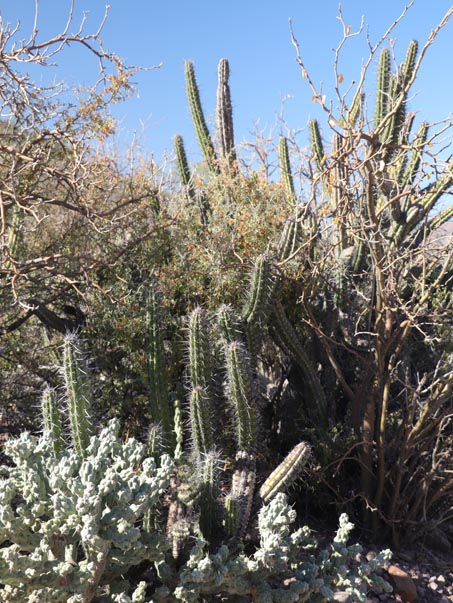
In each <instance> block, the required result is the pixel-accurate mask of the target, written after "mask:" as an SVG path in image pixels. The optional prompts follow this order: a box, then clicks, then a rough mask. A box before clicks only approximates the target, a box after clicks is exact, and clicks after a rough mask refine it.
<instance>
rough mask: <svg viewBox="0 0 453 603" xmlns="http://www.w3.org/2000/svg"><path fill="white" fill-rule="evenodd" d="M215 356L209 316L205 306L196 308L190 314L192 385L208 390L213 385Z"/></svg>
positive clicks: (190, 369) (190, 372)
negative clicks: (204, 308)
mask: <svg viewBox="0 0 453 603" xmlns="http://www.w3.org/2000/svg"><path fill="white" fill-rule="evenodd" d="M212 368H213V356H212V348H211V334H210V329H209V323H208V318H207V315H206V312H205V310H203V308H200V307H198V308H195V310H193V311H192V312H191V314H190V316H189V374H190V381H191V383H192V387H193V388H194V387H202V388H205V389H206V390H207V391H209V390H210V388H211V386H212V380H213V375H212Z"/></svg>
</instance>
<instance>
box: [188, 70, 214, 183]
mask: <svg viewBox="0 0 453 603" xmlns="http://www.w3.org/2000/svg"><path fill="white" fill-rule="evenodd" d="M185 79H186V92H187V99H188V102H189V107H190V111H191V114H192V120H193V123H194V126H195V133H196V135H197V139H198V143H199V145H200V148H201V152H202V153H203V157H204V158H205V160H206V163H207V165H208V168H209V170H210V171H211V172H212V173H214V174H218V173H219V165H218V161H217V157H216V153H215V150H214V144H213V142H212V138H211V135H210V133H209V129H208V126H207V125H206V120H205V117H204V113H203V108H202V106H201V101H200V93H199V90H198V84H197V80H196V77H195V69H194V66H193V63H192V61H186V62H185Z"/></svg>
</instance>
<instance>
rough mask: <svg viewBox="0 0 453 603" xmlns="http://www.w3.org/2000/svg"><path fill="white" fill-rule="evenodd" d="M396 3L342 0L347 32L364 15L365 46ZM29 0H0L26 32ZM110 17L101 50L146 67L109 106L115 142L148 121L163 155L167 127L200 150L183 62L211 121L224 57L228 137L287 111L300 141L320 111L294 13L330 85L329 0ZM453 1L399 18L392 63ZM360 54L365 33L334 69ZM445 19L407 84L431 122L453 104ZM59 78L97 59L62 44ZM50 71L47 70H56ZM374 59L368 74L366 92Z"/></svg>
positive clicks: (239, 137) (138, 5)
mask: <svg viewBox="0 0 453 603" xmlns="http://www.w3.org/2000/svg"><path fill="white" fill-rule="evenodd" d="M405 4H406V2H404V1H401V0H380V1H376V0H344V1H343V2H342V12H343V16H344V19H345V21H346V22H347V23H348V24H349V25H351V27H352V29H353V30H355V29H357V28H358V27H359V25H360V22H361V18H362V15H363V16H364V17H365V20H366V23H367V24H368V27H369V34H370V38H371V41H372V42H376V41H377V40H378V39H379V38H380V36H381V35H382V34H383V32H384V31H385V29H386V28H387V27H388V26H389V25H390V24H391V23H392V22H393V21H394V20H395V18H396V17H397V16H399V14H400V13H401V11H402V9H403V8H404V5H405ZM34 5H35V1H34V0H0V14H1V16H2V18H3V20H4V21H9V22H11V23H15V22H16V21H17V19H20V20H21V24H22V31H23V37H25V36H26V35H27V34H28V33H29V31H30V28H31V24H32V19H33V16H34ZM110 5H111V8H110V13H109V18H108V20H107V23H106V25H105V28H104V31H103V35H102V37H103V39H104V42H105V46H106V48H107V49H108V50H111V51H112V52H115V53H116V54H118V55H120V56H121V57H123V58H124V59H125V61H126V62H127V63H129V64H134V65H143V66H152V65H157V64H160V63H162V67H160V68H159V69H156V70H151V71H148V72H143V73H140V74H138V75H137V77H136V78H135V81H136V84H137V88H138V95H137V96H136V97H134V98H133V99H131V100H129V101H127V102H126V103H125V104H122V105H121V106H119V107H118V108H117V109H116V116H117V117H118V118H119V119H120V122H121V130H122V136H123V138H125V139H127V137H128V136H130V135H131V134H132V132H133V131H134V130H138V131H141V130H142V125H143V124H144V125H145V131H144V133H143V135H142V142H143V143H144V144H145V145H146V148H147V149H149V150H150V151H152V152H153V153H154V154H155V156H156V159H160V158H161V157H162V155H163V153H164V151H165V149H167V150H169V151H170V152H171V148H172V139H173V136H174V134H176V133H180V134H182V135H183V137H184V140H185V143H186V148H187V151H188V154H189V156H190V157H191V158H192V159H194V158H195V157H196V156H197V154H198V147H197V144H196V142H195V137H194V134H193V127H192V122H191V118H190V114H189V109H188V107H187V103H186V99H185V90H184V61H185V59H191V60H192V61H194V63H195V68H196V73H197V79H198V82H199V86H200V92H201V97H202V102H203V106H204V109H205V114H206V115H207V116H208V119H210V120H211V123H212V122H213V115H214V110H215V97H216V87H217V64H218V61H219V60H220V59H221V58H223V57H226V58H228V59H229V61H230V69H231V77H230V85H231V91H232V98H233V107H234V122H235V136H236V142H237V143H241V142H242V141H244V140H246V139H248V140H250V139H251V138H252V134H251V132H252V131H253V130H254V128H255V125H257V126H258V127H259V129H261V130H263V131H264V132H265V133H266V134H272V135H273V136H274V137H277V136H278V135H279V134H280V133H281V131H282V127H283V126H282V121H281V119H279V116H281V115H282V112H283V115H284V118H285V120H286V122H287V124H288V126H289V127H291V128H293V129H294V130H295V131H299V132H300V133H299V134H298V136H299V139H298V140H299V142H300V144H304V141H306V138H307V134H306V129H305V128H306V125H307V122H308V120H309V119H310V118H311V117H318V116H320V113H319V109H318V107H317V106H316V105H314V104H313V103H312V100H311V92H310V90H309V88H308V85H307V82H306V81H305V80H303V79H302V77H301V72H300V69H299V67H298V65H297V63H296V58H295V57H296V55H295V50H294V47H293V45H292V43H291V37H290V32H289V26H288V19H289V18H290V17H291V19H292V21H293V27H294V31H295V34H296V37H297V39H298V41H299V44H300V49H301V53H302V56H303V58H304V61H305V62H306V66H307V69H308V70H309V71H310V74H311V76H312V78H313V79H314V81H315V82H321V81H323V82H324V88H325V92H327V93H329V90H330V86H331V84H332V82H333V70H332V62H333V54H334V53H333V48H334V47H336V46H337V44H338V42H339V41H340V40H341V34H342V29H341V26H340V23H339V21H338V19H337V16H338V2H337V0H311V1H310V2H308V1H307V0H273V1H272V2H269V1H267V0H261V1H254V0H229V1H228V2H219V1H216V0H211V1H210V2H207V1H197V0H191V1H190V2H188V1H187V0H184V1H181V0H167V1H161V2H156V1H154V0H110ZM450 5H451V1H450V0H430V1H428V0H415V3H414V6H413V7H412V8H411V9H410V11H409V13H408V15H407V16H406V18H405V20H404V22H403V23H401V24H400V25H399V26H398V27H397V29H396V30H395V31H394V33H393V34H392V38H393V39H394V40H395V50H396V54H397V57H398V59H399V60H400V61H401V60H402V59H403V58H404V54H405V51H406V47H407V44H408V42H409V41H410V40H411V39H413V38H416V39H418V41H419V42H420V44H423V43H424V42H425V40H426V38H427V37H428V35H429V33H430V31H431V30H432V29H433V28H434V27H435V26H436V24H437V23H438V22H439V21H440V20H441V18H442V16H443V15H444V14H445V12H446V11H447V10H448V8H449V7H450ZM69 6H70V2H69V1H68V0H40V18H39V22H38V27H39V31H40V36H43V37H44V36H48V35H52V34H55V33H56V32H57V31H59V30H61V29H62V28H63V26H64V24H65V21H66V17H67V11H68V8H69ZM104 7H105V2H103V1H102V0H76V3H75V13H74V15H75V17H74V27H75V26H76V25H78V24H79V22H80V19H81V16H82V13H83V11H88V15H87V23H86V30H87V31H94V30H95V29H97V27H98V24H99V22H100V20H101V18H102V15H103V12H104ZM365 55H366V45H365V42H364V37H363V36H362V38H361V40H355V41H353V42H352V43H351V44H349V45H348V46H347V47H346V50H345V52H344V55H343V59H342V63H341V66H340V70H341V72H342V73H344V76H345V81H344V84H343V85H344V86H345V87H346V86H347V85H348V84H349V83H350V81H351V80H352V79H355V78H357V77H358V75H359V72H360V67H361V61H362V59H363V58H364V56H365ZM452 56H453V20H452V21H451V22H450V23H449V25H447V27H446V29H445V30H444V31H442V32H441V33H440V35H439V38H438V40H437V42H436V43H435V45H434V46H433V47H432V48H431V49H430V50H429V52H428V55H427V58H426V61H425V64H424V66H423V68H422V70H421V72H420V77H419V80H418V82H417V83H416V85H415V91H417V93H418V94H417V96H416V98H415V99H413V100H412V108H413V109H416V110H420V113H421V115H422V116H423V117H424V118H427V119H429V120H436V119H441V118H443V117H446V116H447V115H448V114H449V113H451V112H452V111H453V78H452V77H451V60H452ZM59 63H60V65H59V67H58V70H57V72H56V76H57V77H58V78H59V79H64V80H65V81H67V82H68V83H84V82H86V83H90V82H92V81H93V79H94V77H95V71H96V63H95V61H93V60H91V59H90V58H89V57H88V55H87V53H85V54H84V52H83V50H82V49H80V48H79V49H77V52H75V51H71V50H70V51H69V52H67V53H66V54H65V56H64V57H63V56H62V57H61V59H60V60H59ZM49 73H52V77H53V76H54V75H55V72H54V71H52V72H49ZM375 73H376V69H375V67H373V69H372V70H371V75H372V80H371V81H370V88H369V90H370V94H371V93H372V87H373V84H374V82H373V80H374V76H375Z"/></svg>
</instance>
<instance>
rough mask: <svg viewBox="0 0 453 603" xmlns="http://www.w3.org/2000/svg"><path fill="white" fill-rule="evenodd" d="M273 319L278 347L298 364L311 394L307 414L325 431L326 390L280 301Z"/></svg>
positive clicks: (326, 419) (277, 303)
mask: <svg viewBox="0 0 453 603" xmlns="http://www.w3.org/2000/svg"><path fill="white" fill-rule="evenodd" d="M273 319H274V321H275V328H274V329H273V335H274V337H275V339H276V343H277V345H278V346H279V347H281V348H282V349H283V351H284V352H285V353H286V354H288V356H289V357H290V358H291V359H292V360H294V361H295V362H296V363H297V364H298V366H299V367H300V369H301V371H302V374H303V376H304V379H305V383H306V385H307V389H308V392H309V396H308V397H307V407H306V409H305V411H306V414H307V416H308V418H309V419H310V420H311V421H312V423H313V424H314V425H315V426H316V428H317V429H319V430H320V431H323V430H325V429H326V428H327V426H328V407H327V399H326V396H325V394H324V390H323V389H322V386H321V383H320V381H319V378H318V375H317V373H316V371H315V369H314V368H313V365H312V363H311V361H310V358H309V357H308V355H307V353H306V352H305V350H304V348H303V347H302V344H301V342H300V338H299V335H298V333H297V332H296V331H295V329H294V327H293V326H292V324H291V322H290V321H289V320H288V318H287V316H286V313H285V310H284V308H283V306H282V304H281V303H280V302H278V301H277V302H276V304H275V306H274V312H273Z"/></svg>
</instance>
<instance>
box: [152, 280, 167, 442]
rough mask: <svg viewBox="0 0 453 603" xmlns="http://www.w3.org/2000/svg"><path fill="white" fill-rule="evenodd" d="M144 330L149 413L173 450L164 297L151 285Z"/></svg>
mask: <svg viewBox="0 0 453 603" xmlns="http://www.w3.org/2000/svg"><path fill="white" fill-rule="evenodd" d="M146 328H147V360H148V387H149V396H150V404H151V412H152V416H153V419H154V421H155V422H156V423H159V424H160V425H161V426H162V429H163V432H164V437H165V440H166V442H167V444H168V445H169V446H170V448H172V449H173V448H174V432H173V419H172V413H171V409H170V404H169V395H168V384H167V367H166V362H165V353H164V338H163V328H164V318H163V294H162V292H161V291H159V290H158V289H157V288H156V287H155V286H154V284H151V285H150V286H149V287H148V288H147V290H146Z"/></svg>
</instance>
